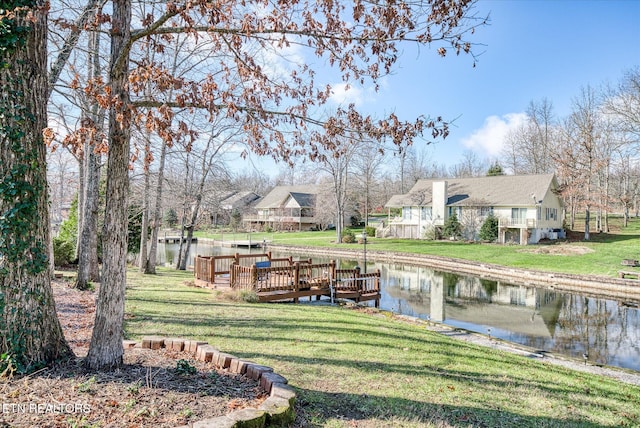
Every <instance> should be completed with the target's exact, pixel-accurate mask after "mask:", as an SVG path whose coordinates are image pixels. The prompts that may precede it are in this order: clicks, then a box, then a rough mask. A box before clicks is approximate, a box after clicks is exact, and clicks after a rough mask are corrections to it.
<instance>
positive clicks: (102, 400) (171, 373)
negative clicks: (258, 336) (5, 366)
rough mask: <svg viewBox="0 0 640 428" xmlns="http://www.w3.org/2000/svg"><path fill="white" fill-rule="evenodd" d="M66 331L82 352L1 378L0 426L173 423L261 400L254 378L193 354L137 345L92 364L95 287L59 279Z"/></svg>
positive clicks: (59, 306)
mask: <svg viewBox="0 0 640 428" xmlns="http://www.w3.org/2000/svg"><path fill="white" fill-rule="evenodd" d="M52 285H53V290H54V295H55V299H56V307H57V310H58V315H59V318H60V322H61V323H62V326H63V329H64V332H65V337H66V338H67V341H68V342H69V344H70V346H71V347H72V348H73V350H74V352H75V353H76V355H77V358H73V359H71V360H69V361H64V362H60V363H59V364H57V365H55V366H53V367H47V368H45V369H42V370H40V371H37V372H35V373H32V374H30V375H28V376H18V375H15V374H14V375H13V376H5V377H4V378H2V379H0V406H1V407H0V427H9V426H10V427H35V426H37V427H70V426H100V427H103V428H104V427H118V428H121V427H148V426H153V427H154V428H160V427H176V426H179V425H184V424H188V423H193V422H195V421H198V420H201V419H205V418H210V417H215V416H220V415H224V414H226V413H229V412H230V411H232V410H236V409H240V408H244V407H257V406H259V404H260V403H261V402H262V401H263V400H264V399H266V397H267V396H266V394H265V392H264V390H262V388H260V386H259V385H258V383H257V382H256V381H253V380H250V379H247V378H246V377H244V376H240V375H235V374H230V373H227V372H224V371H221V370H218V369H216V368H215V367H214V366H213V365H211V363H202V362H198V361H195V360H194V359H193V357H192V355H191V354H188V353H182V352H175V351H168V350H165V349H163V350H159V351H152V350H149V349H140V348H133V349H128V350H126V351H125V356H124V362H125V364H124V365H123V367H122V368H120V369H118V370H115V371H87V370H86V369H85V368H84V367H83V365H82V358H83V357H84V356H85V355H86V353H87V351H88V347H89V342H90V340H91V330H92V328H93V319H94V316H95V296H96V294H95V292H90V291H78V290H75V289H72V288H69V286H68V284H67V283H65V282H54V283H53V284H52Z"/></svg>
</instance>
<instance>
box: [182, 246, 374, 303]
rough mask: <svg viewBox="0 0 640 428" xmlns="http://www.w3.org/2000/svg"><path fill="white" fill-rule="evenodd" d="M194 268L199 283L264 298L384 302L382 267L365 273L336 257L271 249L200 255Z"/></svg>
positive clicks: (260, 299)
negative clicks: (318, 258)
mask: <svg viewBox="0 0 640 428" xmlns="http://www.w3.org/2000/svg"><path fill="white" fill-rule="evenodd" d="M194 272H195V276H196V284H198V285H201V286H205V287H210V288H220V287H229V288H231V289H248V290H254V291H255V292H256V295H257V296H258V299H259V301H261V302H273V301H288V300H293V301H294V302H298V301H299V299H301V298H306V297H309V299H313V297H315V298H316V299H317V300H319V299H321V298H322V297H326V298H329V299H331V300H332V301H335V300H336V299H348V300H353V301H355V302H363V301H368V300H374V301H375V305H376V307H378V306H379V304H380V271H376V272H374V273H367V274H363V273H361V272H360V269H359V268H356V269H336V263H335V262H333V261H332V262H329V263H315V264H314V263H313V262H312V260H311V259H309V260H303V261H295V262H294V261H293V260H292V258H291V257H288V258H273V257H271V253H265V254H247V255H239V254H236V255H235V256H211V257H201V256H197V257H196V258H195V262H194Z"/></svg>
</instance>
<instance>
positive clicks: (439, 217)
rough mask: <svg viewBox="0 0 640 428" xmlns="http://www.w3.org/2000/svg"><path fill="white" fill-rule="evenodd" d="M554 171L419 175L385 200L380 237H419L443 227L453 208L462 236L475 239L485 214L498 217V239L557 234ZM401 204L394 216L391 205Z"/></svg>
mask: <svg viewBox="0 0 640 428" xmlns="http://www.w3.org/2000/svg"><path fill="white" fill-rule="evenodd" d="M557 187H558V183H557V181H556V178H555V176H554V175H553V174H541V175H500V176H492V177H473V178H450V179H424V180H418V181H417V182H416V184H415V185H414V186H413V187H412V188H411V190H410V191H409V193H406V194H402V195H394V196H392V197H391V199H390V200H389V202H387V204H386V205H385V206H386V207H387V208H388V209H389V220H388V222H387V225H386V227H385V230H384V232H383V233H384V235H385V236H394V237H400V238H415V239H419V238H423V237H424V236H425V233H427V232H428V231H429V230H431V229H433V228H434V227H440V226H443V225H444V223H445V221H446V220H447V218H448V217H449V216H450V215H452V214H453V213H454V212H455V213H456V216H457V217H458V220H459V221H460V223H462V225H463V228H464V231H465V233H464V235H465V236H464V237H465V238H466V239H476V238H477V233H478V231H479V230H480V227H481V225H482V223H483V222H484V220H485V219H486V217H487V216H488V215H489V213H493V215H494V216H496V217H497V218H498V221H499V235H498V242H500V243H509V242H513V243H519V244H523V245H525V244H534V243H537V242H539V241H540V240H541V239H544V238H547V239H557V238H558V237H562V236H563V235H564V231H563V230H562V220H563V212H562V210H563V205H562V200H561V199H560V197H559V195H558V194H557V192H556V189H557ZM392 208H398V209H401V215H400V216H399V217H393V218H392V216H391V209H392Z"/></svg>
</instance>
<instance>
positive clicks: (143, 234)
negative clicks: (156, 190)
mask: <svg viewBox="0 0 640 428" xmlns="http://www.w3.org/2000/svg"><path fill="white" fill-rule="evenodd" d="M146 137H147V138H146V141H145V145H144V153H145V157H144V159H145V160H144V163H145V165H144V191H143V192H142V224H141V230H140V266H139V268H140V272H141V273H144V272H146V271H147V264H148V263H149V255H148V253H147V243H148V242H149V193H150V191H151V171H150V170H149V164H148V159H150V153H151V142H150V138H151V136H150V135H149V134H148V133H147V136H146Z"/></svg>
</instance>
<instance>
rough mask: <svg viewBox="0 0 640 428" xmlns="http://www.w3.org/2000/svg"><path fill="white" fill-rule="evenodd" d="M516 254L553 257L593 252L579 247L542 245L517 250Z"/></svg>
mask: <svg viewBox="0 0 640 428" xmlns="http://www.w3.org/2000/svg"><path fill="white" fill-rule="evenodd" d="M518 252H519V253H529V254H550V255H554V256H580V255H583V254H589V253H593V250H592V249H591V248H588V247H583V246H580V245H566V244H558V245H543V246H538V247H535V248H524V249H522V250H518Z"/></svg>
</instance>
